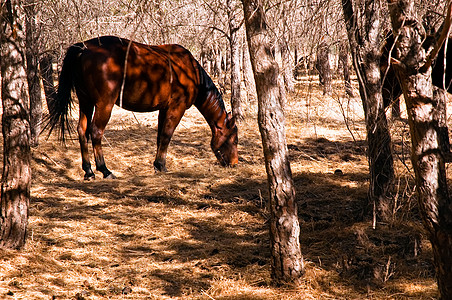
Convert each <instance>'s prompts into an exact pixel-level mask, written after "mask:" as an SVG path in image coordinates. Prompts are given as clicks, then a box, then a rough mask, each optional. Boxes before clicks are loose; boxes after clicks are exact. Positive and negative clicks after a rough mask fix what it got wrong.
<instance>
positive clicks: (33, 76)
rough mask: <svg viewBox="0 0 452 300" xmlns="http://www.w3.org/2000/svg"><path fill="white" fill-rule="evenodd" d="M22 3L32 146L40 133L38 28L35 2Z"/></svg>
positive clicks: (36, 143) (31, 0)
mask: <svg viewBox="0 0 452 300" xmlns="http://www.w3.org/2000/svg"><path fill="white" fill-rule="evenodd" d="M26 2H27V3H26V5H24V8H25V13H26V24H25V26H26V40H25V54H26V60H27V81H28V94H29V97H30V130H31V136H30V144H31V146H32V147H37V146H38V145H39V134H40V133H41V120H42V100H41V83H40V78H39V58H38V57H39V48H38V47H37V44H38V43H37V41H38V38H39V28H38V26H37V24H36V15H37V9H36V2H35V1H34V0H27V1H26Z"/></svg>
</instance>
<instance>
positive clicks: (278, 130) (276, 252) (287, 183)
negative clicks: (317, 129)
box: [242, 0, 304, 283]
mask: <svg viewBox="0 0 452 300" xmlns="http://www.w3.org/2000/svg"><path fill="white" fill-rule="evenodd" d="M242 2H243V7H244V11H245V24H246V31H247V39H248V45H249V49H250V56H251V63H252V66H253V72H254V78H255V81H256V87H257V93H258V105H259V108H258V109H259V113H258V120H259V130H260V133H261V137H262V145H263V150H264V158H265V167H266V170H267V179H268V186H269V195H270V199H269V208H270V242H271V253H272V263H271V265H272V277H273V279H274V280H275V282H276V283H287V282H294V281H297V280H298V279H299V278H300V277H301V276H302V274H303V271H304V262H303V258H302V256H301V250H300V242H299V235H300V225H299V222H298V214H297V205H296V202H295V188H294V185H293V180H292V173H291V170H290V164H289V160H288V153H287V145H286V137H285V128H284V113H283V110H282V108H281V104H280V103H281V99H280V97H281V93H280V92H279V88H278V65H277V63H276V62H275V60H274V58H273V56H272V54H271V49H270V43H269V37H268V32H267V25H266V20H265V12H264V10H263V7H262V2H261V1H259V0H256V1H255V0H242Z"/></svg>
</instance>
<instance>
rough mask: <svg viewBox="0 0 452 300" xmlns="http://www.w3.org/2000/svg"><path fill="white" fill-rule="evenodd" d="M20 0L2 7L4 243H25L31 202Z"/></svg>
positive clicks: (0, 230) (0, 224) (0, 232)
mask: <svg viewBox="0 0 452 300" xmlns="http://www.w3.org/2000/svg"><path fill="white" fill-rule="evenodd" d="M23 7H24V5H23V2H22V1H20V0H7V1H2V2H1V6H0V9H1V10H0V41H1V56H0V57H1V60H0V65H1V66H0V67H1V86H2V95H1V96H2V104H3V116H2V131H3V176H2V186H1V205H0V209H1V211H0V212H1V218H0V245H1V246H3V247H7V248H21V247H22V246H23V245H24V244H25V237H26V233H27V226H28V205H29V201H30V183H31V166H30V143H29V140H30V124H29V111H28V107H29V102H28V90H27V89H28V87H27V76H26V71H25V61H24V57H25V53H24V49H25V31H24V28H25V11H24V9H23Z"/></svg>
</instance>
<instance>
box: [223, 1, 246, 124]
mask: <svg viewBox="0 0 452 300" xmlns="http://www.w3.org/2000/svg"><path fill="white" fill-rule="evenodd" d="M227 6H228V15H229V16H228V18H229V32H230V40H229V45H230V48H231V61H230V63H231V107H232V115H233V116H234V117H235V118H236V120H238V121H239V122H240V121H242V120H243V111H242V105H241V98H240V83H241V78H240V38H239V29H240V27H241V23H240V20H239V18H238V15H237V13H238V12H237V10H238V7H237V3H236V1H235V0H227Z"/></svg>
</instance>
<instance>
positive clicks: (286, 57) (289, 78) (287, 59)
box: [280, 45, 295, 93]
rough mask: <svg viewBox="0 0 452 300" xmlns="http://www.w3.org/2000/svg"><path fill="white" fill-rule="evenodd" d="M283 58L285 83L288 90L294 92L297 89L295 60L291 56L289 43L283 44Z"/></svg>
mask: <svg viewBox="0 0 452 300" xmlns="http://www.w3.org/2000/svg"><path fill="white" fill-rule="evenodd" d="M280 48H281V59H282V62H283V66H284V69H283V72H284V84H285V87H286V91H288V92H289V93H293V92H294V91H295V78H294V74H293V70H294V69H293V65H294V64H293V62H292V57H291V56H290V51H289V47H288V46H287V45H281V46H280Z"/></svg>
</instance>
